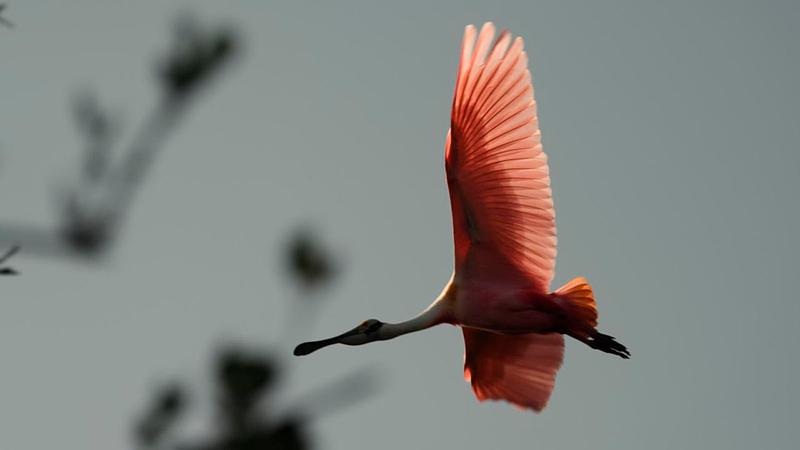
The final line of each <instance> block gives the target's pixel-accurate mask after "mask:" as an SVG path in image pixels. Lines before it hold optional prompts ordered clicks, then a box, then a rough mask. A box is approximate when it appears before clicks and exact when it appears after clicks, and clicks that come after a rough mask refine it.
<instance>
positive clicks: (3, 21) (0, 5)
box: [0, 3, 14, 28]
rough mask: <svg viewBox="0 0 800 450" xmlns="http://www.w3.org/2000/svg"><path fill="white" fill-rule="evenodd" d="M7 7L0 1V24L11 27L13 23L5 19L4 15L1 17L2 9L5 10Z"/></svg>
mask: <svg viewBox="0 0 800 450" xmlns="http://www.w3.org/2000/svg"><path fill="white" fill-rule="evenodd" d="M7 7H8V5H6V4H5V3H0V25H3V26H5V27H9V28H11V27H13V26H14V24H13V23H11V22H9V21H8V19H6V18H5V17H3V11H5V10H6V8H7Z"/></svg>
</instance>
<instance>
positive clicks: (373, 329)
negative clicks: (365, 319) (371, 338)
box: [364, 320, 383, 334]
mask: <svg viewBox="0 0 800 450" xmlns="http://www.w3.org/2000/svg"><path fill="white" fill-rule="evenodd" d="M382 325H383V324H382V323H381V322H378V321H377V320H376V321H373V322H371V323H368V324H367V328H366V330H364V332H365V333H367V334H370V333H374V332H376V331H378V329H379V328H380V327H381V326H382Z"/></svg>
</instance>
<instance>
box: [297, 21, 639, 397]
mask: <svg viewBox="0 0 800 450" xmlns="http://www.w3.org/2000/svg"><path fill="white" fill-rule="evenodd" d="M476 34H477V36H476ZM494 36H495V28H494V25H493V24H492V23H486V24H484V25H483V27H482V28H481V30H480V33H477V31H476V29H475V27H474V26H472V25H469V26H467V27H466V29H465V31H464V39H463V42H462V46H461V62H460V64H459V68H458V74H457V78H456V86H455V97H454V99H453V107H452V113H451V122H450V123H451V125H450V131H449V132H448V134H447V140H446V144H445V152H444V156H445V168H446V172H447V186H448V188H449V190H450V204H451V209H452V215H453V234H454V237H455V269H454V272H453V275H452V276H451V278H450V281H449V282H448V283H447V285H446V286H445V287H444V289H443V290H442V292H441V294H440V295H439V296H438V297H437V298H436V300H434V302H433V303H432V304H431V305H430V306H429V307H428V308H427V309H425V311H423V312H422V313H420V314H419V315H418V316H417V317H415V318H413V319H411V320H408V321H406V322H401V323H383V322H381V321H379V320H376V319H370V320H367V321H364V322H363V323H361V324H360V325H358V326H357V327H356V328H354V329H352V330H350V331H348V332H346V333H344V334H341V335H339V336H336V337H332V338H330V339H324V340H321V341H314V342H306V343H303V344H300V345H298V346H297V347H296V348H295V350H294V354H295V355H306V354H309V353H311V352H313V351H316V350H318V349H320V348H322V347H326V346H328V345H331V344H345V345H362V344H367V343H370V342H375V341H385V340H387V339H393V338H395V337H398V336H401V335H404V334H407V333H412V332H415V331H420V330H424V329H426V328H430V327H432V326H435V325H439V324H445V323H446V324H452V325H457V326H460V327H461V329H462V331H463V333H464V343H465V347H466V350H465V355H464V377H465V379H466V380H467V382H469V383H471V384H472V389H473V391H474V392H475V395H476V396H477V398H478V399H479V400H481V401H482V400H505V401H507V402H510V403H512V404H514V405H517V406H518V407H521V408H528V409H532V410H534V411H537V412H538V411H541V410H542V409H543V408H544V407H545V406H546V404H547V401H548V400H549V398H550V393H551V392H552V390H553V386H554V383H555V377H556V372H557V371H558V369H559V368H560V367H561V363H562V360H563V357H564V335H568V336H571V337H572V338H575V339H577V340H579V341H580V342H583V343H585V344H587V345H588V346H589V347H591V348H594V349H597V350H601V351H604V352H606V353H610V354H613V355H617V356H620V357H622V358H628V357H629V356H630V353H629V352H628V350H627V348H625V346H624V345H622V344H620V343H619V342H617V341H616V340H615V339H614V338H613V337H611V336H608V335H605V334H602V333H600V332H598V331H597V329H596V326H597V309H596V305H595V300H594V294H593V292H592V288H591V286H590V285H589V283H588V282H587V281H586V279H585V278H582V277H578V278H575V279H573V280H572V281H570V282H568V283H567V284H565V285H564V286H561V287H560V288H558V289H556V290H555V291H553V292H551V291H550V289H549V286H550V281H551V280H552V278H553V271H554V267H555V257H556V226H555V212H554V210H553V200H552V196H551V191H550V176H549V169H548V166H547V156H546V155H545V153H544V151H542V144H541V133H540V131H539V122H538V119H537V116H536V102H535V101H534V98H533V85H532V84H531V75H530V72H529V71H528V68H527V66H528V58H527V55H526V53H525V51H524V49H523V41H522V38H520V37H517V38H515V39H512V38H511V34H510V33H509V32H508V31H505V30H504V31H502V32H501V33H500V34H499V36H498V37H497V39H496V40H494Z"/></svg>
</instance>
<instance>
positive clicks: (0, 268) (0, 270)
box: [0, 245, 19, 275]
mask: <svg viewBox="0 0 800 450" xmlns="http://www.w3.org/2000/svg"><path fill="white" fill-rule="evenodd" d="M18 251H19V245H13V246H12V247H11V248H10V249H8V250H7V251H6V252H5V254H3V255H2V256H0V275H17V274H18V273H19V272H17V271H16V270H15V269H14V268H13V267H8V266H5V265H4V264H5V263H6V261H8V260H9V259H10V258H11V257H12V256H14V254H16V253H17V252H18Z"/></svg>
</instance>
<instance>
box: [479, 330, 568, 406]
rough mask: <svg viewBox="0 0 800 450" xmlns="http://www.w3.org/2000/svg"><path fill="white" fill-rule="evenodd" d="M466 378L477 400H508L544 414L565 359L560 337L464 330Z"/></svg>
mask: <svg viewBox="0 0 800 450" xmlns="http://www.w3.org/2000/svg"><path fill="white" fill-rule="evenodd" d="M463 330H464V345H465V347H466V353H465V354H464V378H465V379H466V380H467V381H468V382H471V383H472V390H473V391H474V392H475V396H476V397H478V400H481V401H483V400H505V401H508V402H510V403H513V404H514V405H517V406H519V407H520V408H531V409H533V410H534V411H537V412H538V411H541V410H542V409H544V407H545V406H546V405H547V401H548V400H549V399H550V393H551V392H552V391H553V386H554V385H555V380H556V372H558V369H559V368H560V367H561V362H562V360H563V359H564V336H562V335H560V334H557V333H548V334H516V335H505V334H496V333H491V332H488V331H482V330H476V329H473V328H464V329H463Z"/></svg>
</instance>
